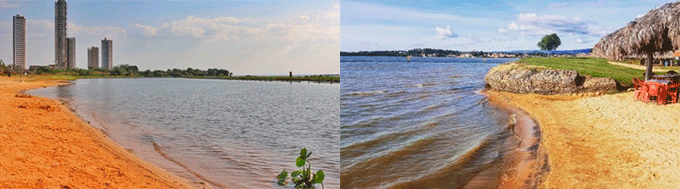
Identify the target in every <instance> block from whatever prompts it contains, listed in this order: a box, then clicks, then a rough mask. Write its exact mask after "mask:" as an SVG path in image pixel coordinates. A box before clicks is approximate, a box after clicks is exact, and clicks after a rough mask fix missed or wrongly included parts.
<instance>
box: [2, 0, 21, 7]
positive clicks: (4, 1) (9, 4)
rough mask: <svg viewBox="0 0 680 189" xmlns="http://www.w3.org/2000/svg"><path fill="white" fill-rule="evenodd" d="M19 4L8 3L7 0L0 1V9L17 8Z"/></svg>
mask: <svg viewBox="0 0 680 189" xmlns="http://www.w3.org/2000/svg"><path fill="white" fill-rule="evenodd" d="M17 7H19V4H16V3H9V2H7V0H0V8H17Z"/></svg>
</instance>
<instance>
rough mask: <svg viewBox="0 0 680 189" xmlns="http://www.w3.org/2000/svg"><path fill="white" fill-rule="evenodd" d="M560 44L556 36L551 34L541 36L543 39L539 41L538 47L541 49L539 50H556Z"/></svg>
mask: <svg viewBox="0 0 680 189" xmlns="http://www.w3.org/2000/svg"><path fill="white" fill-rule="evenodd" d="M561 44H562V41H560V37H557V34H555V33H553V34H550V35H545V36H543V39H541V42H538V47H540V48H541V50H549V51H552V50H555V49H557V47H558V46H560V45H561Z"/></svg>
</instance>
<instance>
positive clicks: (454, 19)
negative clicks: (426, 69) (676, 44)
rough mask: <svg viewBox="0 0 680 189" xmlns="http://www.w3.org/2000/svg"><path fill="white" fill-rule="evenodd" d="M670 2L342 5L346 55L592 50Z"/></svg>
mask: <svg viewBox="0 0 680 189" xmlns="http://www.w3.org/2000/svg"><path fill="white" fill-rule="evenodd" d="M667 2H668V1H654V0H640V1H637V0H633V1H578V0H577V1H546V0H543V1H541V0H538V1H501V0H487V1H485V0H478V1H442V0H425V1H404V0H397V1H387V0H377V1H376V0H373V1H361V0H347V1H344V0H343V1H342V14H341V24H340V25H341V45H340V49H341V50H342V51H362V50H408V49H413V48H441V49H452V50H463V51H471V50H477V51H480V50H483V51H498V50H534V49H536V50H537V49H539V48H538V47H537V46H536V44H537V43H538V41H540V39H541V38H542V37H543V36H544V35H547V34H550V33H557V35H558V36H559V37H560V38H561V40H562V45H561V46H560V47H559V48H558V50H571V49H583V48H592V47H593V46H594V45H595V44H596V43H597V42H598V41H599V40H600V38H602V37H603V36H605V35H606V34H608V33H611V32H613V31H616V30H617V29H619V28H621V27H624V26H625V25H626V24H627V23H628V22H630V21H632V20H634V19H635V18H636V17H638V16H642V15H644V14H646V13H647V12H649V11H650V10H651V9H653V8H655V7H659V6H661V5H663V4H665V3H667Z"/></svg>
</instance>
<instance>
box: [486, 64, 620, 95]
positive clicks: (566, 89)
mask: <svg viewBox="0 0 680 189" xmlns="http://www.w3.org/2000/svg"><path fill="white" fill-rule="evenodd" d="M484 80H485V81H486V83H488V84H489V86H491V88H492V89H494V90H497V91H508V92H513V93H534V94H546V95H551V94H570V93H584V92H602V93H604V92H609V91H612V90H616V89H617V88H616V86H617V83H616V81H615V80H614V79H611V78H598V77H590V76H582V75H580V74H579V73H578V72H577V71H573V70H556V69H548V68H546V67H542V66H532V65H524V64H521V63H506V64H502V65H498V66H496V67H494V68H491V70H489V73H487V74H486V77H484Z"/></svg>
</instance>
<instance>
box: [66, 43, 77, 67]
mask: <svg viewBox="0 0 680 189" xmlns="http://www.w3.org/2000/svg"><path fill="white" fill-rule="evenodd" d="M66 67H67V68H70V69H74V68H76V38H75V37H70V38H66Z"/></svg>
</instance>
